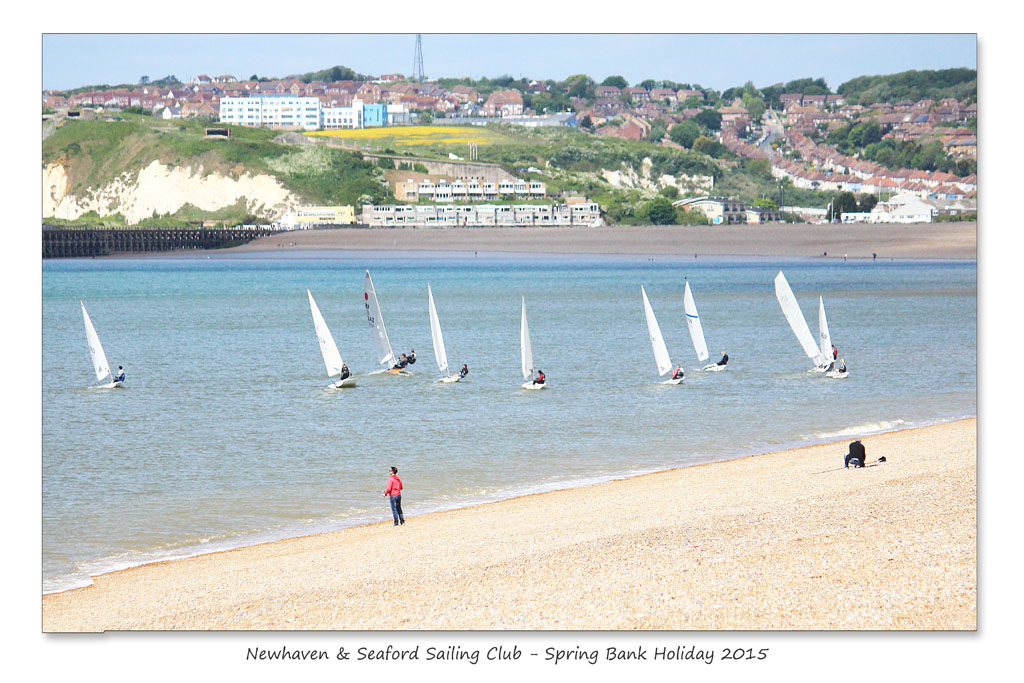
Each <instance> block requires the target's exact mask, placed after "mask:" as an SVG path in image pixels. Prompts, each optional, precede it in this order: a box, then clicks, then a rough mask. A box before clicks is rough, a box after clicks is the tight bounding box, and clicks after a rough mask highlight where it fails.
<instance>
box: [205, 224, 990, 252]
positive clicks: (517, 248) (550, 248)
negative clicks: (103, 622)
mask: <svg viewBox="0 0 1024 683" xmlns="http://www.w3.org/2000/svg"><path fill="white" fill-rule="evenodd" d="M305 249H318V250H321V249H345V250H350V249H351V250H410V251H485V252H527V253H552V254H635V255H657V254H660V255H689V254H698V255H702V256H818V257H820V256H823V255H824V254H825V253H826V252H827V253H828V256H829V258H843V257H844V256H848V257H849V258H871V257H872V255H873V254H877V256H878V258H957V259H964V258H968V259H973V258H977V254H978V235H977V223H918V224H910V225H897V224H863V225H830V224H826V225H810V224H806V223H803V224H790V225H764V226H760V225H750V226H747V225H733V226H696V227H694V226H637V227H633V226H617V227H602V228H422V229H413V228H374V229H337V230H296V231H292V232H287V233H282V234H277V235H271V236H269V237H264V238H262V239H259V240H256V241H254V242H251V243H249V244H246V245H243V246H240V247H234V248H232V249H226V250H222V251H223V252H254V251H279V250H305Z"/></svg>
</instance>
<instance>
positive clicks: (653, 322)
mask: <svg viewBox="0 0 1024 683" xmlns="http://www.w3.org/2000/svg"><path fill="white" fill-rule="evenodd" d="M640 294H641V295H643V297H644V315H646V316H647V333H648V335H649V336H650V338H651V347H652V348H653V349H654V362H655V363H656V364H657V365H658V374H659V375H664V374H665V373H666V372H668V371H669V370H671V369H672V360H671V359H670V358H669V357H668V349H667V348H666V347H665V338H664V337H662V336H661V328H660V327H658V319H657V318H655V317H654V309H653V308H651V302H650V300H649V299H648V298H647V292H646V291H644V286H643V285H640ZM682 383H683V378H682V377H680V378H678V379H667V380H665V381H664V382H662V384H682Z"/></svg>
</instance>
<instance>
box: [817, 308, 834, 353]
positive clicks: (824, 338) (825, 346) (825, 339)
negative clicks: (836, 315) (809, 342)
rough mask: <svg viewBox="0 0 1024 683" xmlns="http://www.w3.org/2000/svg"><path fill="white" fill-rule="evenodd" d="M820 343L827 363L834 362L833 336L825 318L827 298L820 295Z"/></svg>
mask: <svg viewBox="0 0 1024 683" xmlns="http://www.w3.org/2000/svg"><path fill="white" fill-rule="evenodd" d="M818 344H819V345H820V348H821V357H822V358H823V359H825V360H824V362H825V364H826V365H827V364H828V363H831V362H832V337H831V336H830V335H829V333H828V320H826V319H825V300H824V299H822V298H821V297H820V296H819V297H818Z"/></svg>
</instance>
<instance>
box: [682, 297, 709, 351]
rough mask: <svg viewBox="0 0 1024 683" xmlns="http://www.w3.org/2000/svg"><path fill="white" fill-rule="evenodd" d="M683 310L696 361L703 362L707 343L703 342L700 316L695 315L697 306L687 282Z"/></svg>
mask: <svg viewBox="0 0 1024 683" xmlns="http://www.w3.org/2000/svg"><path fill="white" fill-rule="evenodd" d="M683 310H684V311H686V326H687V327H688V328H690V339H692V340H693V350H694V351H696V352H697V360H700V361H705V360H707V359H708V343H707V342H706V341H704V328H703V327H701V326H700V316H699V315H697V304H695V303H694V302H693V294H691V293H690V283H689V282H687V283H686V290H685V291H684V292H683Z"/></svg>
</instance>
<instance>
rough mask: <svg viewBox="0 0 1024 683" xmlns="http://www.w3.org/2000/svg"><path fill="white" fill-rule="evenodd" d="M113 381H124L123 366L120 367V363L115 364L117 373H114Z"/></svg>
mask: <svg viewBox="0 0 1024 683" xmlns="http://www.w3.org/2000/svg"><path fill="white" fill-rule="evenodd" d="M114 381H115V382H123V381H124V368H123V367H121V366H120V365H118V366H117V374H116V375H114Z"/></svg>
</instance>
